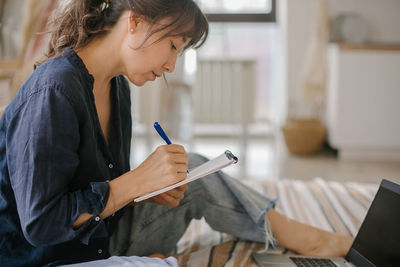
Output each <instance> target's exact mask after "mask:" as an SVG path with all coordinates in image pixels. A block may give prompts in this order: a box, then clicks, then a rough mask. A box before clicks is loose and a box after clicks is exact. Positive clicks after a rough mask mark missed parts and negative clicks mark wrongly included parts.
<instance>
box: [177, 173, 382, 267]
mask: <svg viewBox="0 0 400 267" xmlns="http://www.w3.org/2000/svg"><path fill="white" fill-rule="evenodd" d="M244 182H245V183H246V184H247V185H249V186H250V187H252V188H254V189H255V190H258V191H261V192H262V193H264V194H267V195H268V196H269V197H274V198H275V197H277V198H278V202H277V206H276V209H277V210H278V211H280V212H281V213H283V214H285V215H286V216H288V217H290V218H292V219H295V220H298V221H300V222H303V223H306V224H310V225H312V226H315V227H318V228H321V229H324V230H327V231H332V232H337V233H342V234H349V235H351V236H355V235H356V233H357V231H358V229H359V227H360V225H361V222H362V221H363V219H364V217H365V215H366V212H367V210H368V208H369V205H370V203H371V202H372V199H373V197H374V195H375V193H376V192H377V190H378V185H376V184H364V183H354V182H346V183H339V182H331V181H325V180H323V179H321V178H315V179H313V180H311V181H306V182H305V181H300V180H280V181H277V182H258V181H244ZM263 249H264V244H262V243H256V242H248V241H243V240H238V239H235V238H234V237H232V236H229V235H227V234H224V233H220V232H216V231H214V230H212V229H211V228H210V227H209V226H208V224H207V223H206V222H205V220H204V219H202V220H195V221H192V223H191V225H190V226H189V228H188V229H187V231H186V232H185V234H184V236H183V237H182V238H181V240H180V241H179V243H178V246H177V251H176V255H174V256H175V257H176V258H177V259H178V262H179V265H180V266H195V267H196V266H218V267H219V266H226V267H228V266H256V265H255V263H254V262H253V260H252V258H251V253H253V252H257V251H260V250H263ZM280 251H282V249H279V248H278V249H277V253H279V252H280Z"/></svg>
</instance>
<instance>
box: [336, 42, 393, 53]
mask: <svg viewBox="0 0 400 267" xmlns="http://www.w3.org/2000/svg"><path fill="white" fill-rule="evenodd" d="M338 46H339V49H340V50H379V51H400V44H393V45H392V44H348V43H338Z"/></svg>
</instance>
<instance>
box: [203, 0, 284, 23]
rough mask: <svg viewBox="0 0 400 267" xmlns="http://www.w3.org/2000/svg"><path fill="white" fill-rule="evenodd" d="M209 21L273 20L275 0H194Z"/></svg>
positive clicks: (274, 19)
mask: <svg viewBox="0 0 400 267" xmlns="http://www.w3.org/2000/svg"><path fill="white" fill-rule="evenodd" d="M196 2H197V3H198V5H199V6H200V8H201V9H202V10H203V12H204V13H206V15H207V18H208V20H209V21H210V22H275V21H276V18H275V6H276V5H275V4H276V0H251V1H248V0H196Z"/></svg>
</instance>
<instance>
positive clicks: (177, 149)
mask: <svg viewBox="0 0 400 267" xmlns="http://www.w3.org/2000/svg"><path fill="white" fill-rule="evenodd" d="M157 149H158V150H165V151H167V152H170V153H178V154H179V153H180V154H185V155H186V151H185V148H184V147H183V146H181V145H177V144H170V145H161V146H159V147H157Z"/></svg>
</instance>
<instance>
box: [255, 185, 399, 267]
mask: <svg viewBox="0 0 400 267" xmlns="http://www.w3.org/2000/svg"><path fill="white" fill-rule="evenodd" d="M252 256H253V258H254V260H255V262H256V263H257V264H258V266H280V267H283V266H367V267H369V266H400V185H398V184H395V183H393V182H390V181H388V180H382V182H381V184H380V186H379V189H378V192H377V193H376V195H375V198H374V200H373V201H372V203H371V206H370V208H369V210H368V212H367V215H366V216H365V219H364V221H363V223H362V224H361V227H360V230H359V231H358V233H357V236H356V238H355V239H354V242H353V244H352V245H351V248H350V250H349V252H348V253H347V255H346V257H345V258H326V257H310V256H299V255H295V254H294V255H285V254H279V255H277V254H268V253H262V254H261V253H253V254H252Z"/></svg>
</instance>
